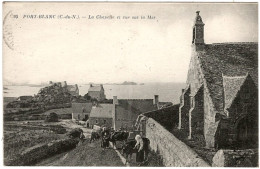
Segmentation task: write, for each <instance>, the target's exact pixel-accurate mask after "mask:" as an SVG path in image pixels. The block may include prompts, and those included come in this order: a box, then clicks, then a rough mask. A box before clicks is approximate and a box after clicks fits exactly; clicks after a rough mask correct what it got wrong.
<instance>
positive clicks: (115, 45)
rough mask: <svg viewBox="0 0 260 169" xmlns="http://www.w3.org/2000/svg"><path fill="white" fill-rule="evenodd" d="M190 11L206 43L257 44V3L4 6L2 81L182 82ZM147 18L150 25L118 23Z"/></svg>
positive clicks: (188, 46)
mask: <svg viewBox="0 0 260 169" xmlns="http://www.w3.org/2000/svg"><path fill="white" fill-rule="evenodd" d="M196 11H200V15H201V17H202V20H203V22H204V23H205V27H204V32H205V33H204V40H205V43H208V44H210V43H222V42H258V6H257V4H241V3H240V4H229V3H211V4H210V3H203V4H201V3H69V2H67V3H49V2H45V3H29V2H28V3H21V2H20V3H14V2H7V3H5V4H4V8H3V20H4V24H3V28H4V38H5V40H6V41H5V43H4V42H3V79H4V83H7V82H12V83H31V84H37V83H45V82H48V81H50V80H51V81H65V80H66V81H67V82H68V83H78V84H84V83H89V82H94V83H120V82H123V81H134V82H138V83H148V82H185V81H186V77H187V72H188V66H189V62H190V57H191V41H192V26H193V24H194V19H195V16H196ZM28 15H56V16H58V15H63V16H65V15H79V16H80V17H82V16H86V18H81V19H75V20H73V19H39V18H33V19H31V18H28ZM89 15H91V16H94V17H96V16H97V15H102V16H109V15H112V16H114V17H115V18H116V17H117V16H120V19H88V16H89ZM148 15H150V16H155V19H123V18H122V17H123V16H130V18H131V17H132V16H138V17H139V18H140V16H145V18H147V16H148ZM13 16H18V18H17V19H15V18H14V17H13Z"/></svg>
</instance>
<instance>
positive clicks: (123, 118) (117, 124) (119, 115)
mask: <svg viewBox="0 0 260 169" xmlns="http://www.w3.org/2000/svg"><path fill="white" fill-rule="evenodd" d="M153 102H154V101H153V99H117V96H114V97H113V105H114V107H115V109H114V110H115V111H114V112H113V119H114V123H113V125H114V126H113V127H114V128H115V129H119V128H124V129H133V127H134V124H135V120H136V118H137V117H138V116H139V115H140V114H141V113H145V112H148V111H152V110H157V109H158V108H157V104H154V103H153Z"/></svg>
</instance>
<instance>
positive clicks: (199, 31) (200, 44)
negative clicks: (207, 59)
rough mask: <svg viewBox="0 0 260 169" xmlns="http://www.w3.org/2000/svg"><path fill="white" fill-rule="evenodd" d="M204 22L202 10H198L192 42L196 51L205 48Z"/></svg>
mask: <svg viewBox="0 0 260 169" xmlns="http://www.w3.org/2000/svg"><path fill="white" fill-rule="evenodd" d="M204 25H205V24H204V23H203V21H202V18H201V16H200V11H196V17H195V22H194V26H193V36H192V44H193V45H194V47H195V50H196V51H202V50H204V45H205V43H204Z"/></svg>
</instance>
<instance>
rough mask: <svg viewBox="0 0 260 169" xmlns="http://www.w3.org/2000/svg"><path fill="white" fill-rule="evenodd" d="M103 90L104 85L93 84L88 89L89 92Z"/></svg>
mask: <svg viewBox="0 0 260 169" xmlns="http://www.w3.org/2000/svg"><path fill="white" fill-rule="evenodd" d="M101 90H102V86H101V85H100V86H91V87H89V89H88V91H89V92H100V91H101Z"/></svg>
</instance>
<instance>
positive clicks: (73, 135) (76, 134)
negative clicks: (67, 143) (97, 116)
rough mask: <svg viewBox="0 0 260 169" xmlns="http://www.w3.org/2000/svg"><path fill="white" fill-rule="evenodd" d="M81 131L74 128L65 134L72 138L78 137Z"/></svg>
mask: <svg viewBox="0 0 260 169" xmlns="http://www.w3.org/2000/svg"><path fill="white" fill-rule="evenodd" d="M81 133H83V130H82V129H81V128H75V129H73V130H71V131H70V132H69V133H68V134H67V135H68V136H69V137H72V138H80V134H81Z"/></svg>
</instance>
